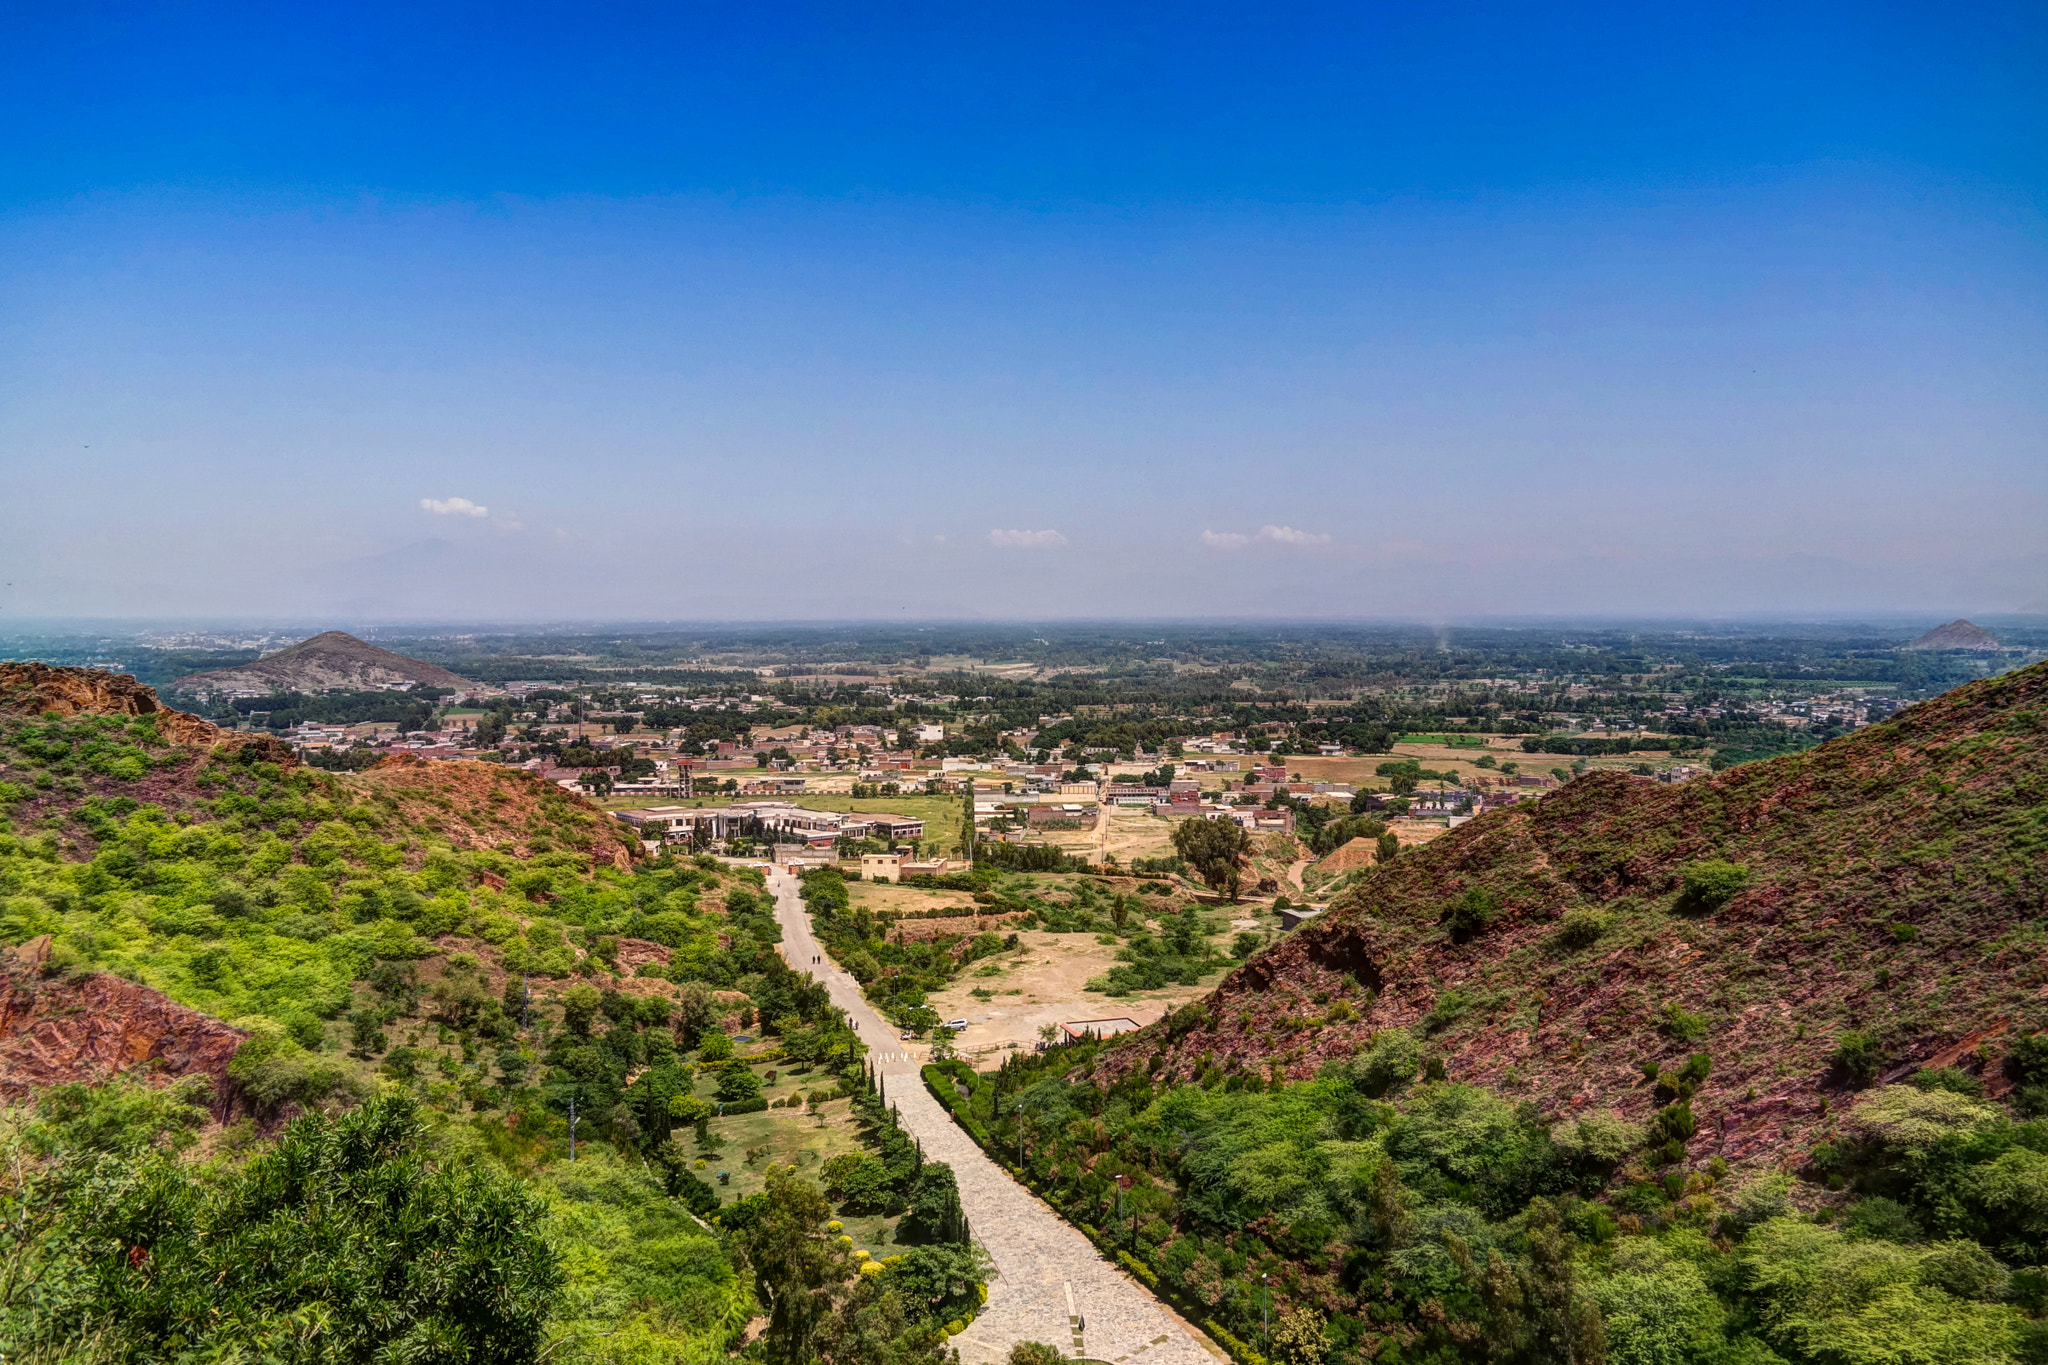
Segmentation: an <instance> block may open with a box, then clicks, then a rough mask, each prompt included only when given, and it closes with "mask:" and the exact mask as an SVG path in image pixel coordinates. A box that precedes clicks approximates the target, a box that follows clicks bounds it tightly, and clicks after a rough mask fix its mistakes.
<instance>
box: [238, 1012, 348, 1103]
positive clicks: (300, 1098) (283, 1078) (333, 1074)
mask: <svg viewBox="0 0 2048 1365" xmlns="http://www.w3.org/2000/svg"><path fill="white" fill-rule="evenodd" d="M228 1079H229V1080H230V1081H233V1082H234V1083H235V1084H236V1085H237V1086H239V1087H240V1088H241V1090H242V1093H243V1094H245V1095H246V1096H248V1097H249V1099H250V1101H251V1102H253V1103H254V1104H255V1106H256V1107H257V1108H258V1109H260V1110H262V1111H263V1112H265V1113H272V1114H274V1113H276V1112H277V1111H278V1110H280V1109H282V1108H284V1107H285V1106H286V1105H294V1104H295V1105H298V1106H299V1107H301V1108H305V1109H310V1108H312V1107H314V1106H315V1105H318V1104H321V1103H324V1102H326V1101H328V1100H338V1101H341V1102H343V1103H354V1102H356V1101H359V1100H361V1099H362V1098H363V1097H364V1096H365V1095H367V1094H368V1093H369V1087H368V1085H366V1084H365V1083H364V1082H363V1081H362V1079H361V1078H360V1077H359V1076H357V1074H356V1073H355V1072H354V1071H353V1070H351V1069H350V1068H349V1067H347V1066H345V1065H344V1064H342V1063H341V1062H340V1061H339V1060H337V1059H334V1058H331V1057H323V1056H321V1055H320V1054H319V1053H316V1052H308V1051H307V1050H306V1049H305V1048H303V1047H301V1046H300V1045H299V1043H298V1041H297V1040H296V1039H294V1038H293V1037H292V1036H291V1035H290V1034H288V1033H284V1032H282V1031H277V1032H265V1033H258V1034H257V1035H256V1036H255V1037H253V1038H250V1039H249V1040H248V1041H247V1042H245V1043H243V1044H242V1045H241V1046H240V1047H239V1048H237V1049H235V1055H234V1057H233V1058H232V1059H231V1060H230V1061H229V1062H228Z"/></svg>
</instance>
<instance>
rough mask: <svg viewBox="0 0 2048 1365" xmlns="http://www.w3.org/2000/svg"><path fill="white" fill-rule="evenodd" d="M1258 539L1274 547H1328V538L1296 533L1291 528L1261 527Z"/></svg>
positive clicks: (1307, 532)
mask: <svg viewBox="0 0 2048 1365" xmlns="http://www.w3.org/2000/svg"><path fill="white" fill-rule="evenodd" d="M1259 539H1260V540H1270V541H1272V542H1273V543H1274V544H1276V545H1328V544H1329V543H1330V538H1329V537H1328V536H1326V535H1318V534H1317V533H1316V532H1314V531H1297V530H1295V529H1294V528H1293V527H1292V526H1261V527H1260V528H1259Z"/></svg>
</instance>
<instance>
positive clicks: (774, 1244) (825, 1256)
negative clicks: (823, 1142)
mask: <svg viewBox="0 0 2048 1365" xmlns="http://www.w3.org/2000/svg"><path fill="white" fill-rule="evenodd" d="M745 1202H746V1204H747V1206H748V1207H747V1209H746V1214H747V1215H748V1216H747V1217H745V1218H744V1219H741V1220H737V1221H744V1222H745V1223H746V1224H747V1226H745V1227H744V1228H743V1229H742V1230H741V1231H740V1233H739V1235H738V1236H737V1237H736V1238H735V1239H734V1245H735V1248H736V1250H738V1252H739V1253H740V1256H741V1258H742V1259H743V1260H744V1261H745V1262H746V1264H747V1267H748V1268H749V1269H750V1270H752V1271H753V1274H754V1292H755V1294H756V1295H757V1296H758V1297H759V1298H760V1301H761V1303H762V1305H763V1306H765V1307H766V1308H767V1310H768V1330H767V1331H766V1333H764V1334H763V1337H762V1345H763V1347H764V1348H765V1350H764V1354H765V1356H766V1358H767V1359H768V1360H769V1361H770V1362H772V1365H812V1362H813V1361H815V1360H817V1359H818V1357H819V1352H818V1350H817V1349H815V1345H814V1343H815V1340H816V1338H817V1336H818V1334H819V1332H820V1329H821V1328H823V1327H824V1325H825V1322H826V1320H827V1319H828V1318H829V1317H830V1316H831V1314H832V1308H833V1299H834V1298H835V1296H836V1292H837V1291H838V1290H839V1289H840V1288H841V1286H843V1285H844V1284H845V1283H846V1282H847V1280H849V1279H851V1278H852V1277H853V1274H854V1270H853V1266H852V1262H851V1259H850V1258H849V1257H848V1256H847V1255H846V1254H845V1253H844V1252H843V1251H841V1250H840V1248H839V1246H838V1244H837V1243H835V1242H834V1241H833V1240H832V1239H831V1237H830V1235H829V1234H828V1233H827V1232H826V1229H825V1224H826V1222H827V1220H828V1219H830V1217H831V1216H832V1206H831V1205H830V1204H827V1203H826V1202H825V1196H824V1195H823V1194H821V1193H819V1192H818V1188H817V1187H816V1186H815V1185H813V1184H811V1183H810V1182H809V1181H808V1180H805V1179H804V1178H803V1177H802V1176H800V1175H798V1174H797V1173H796V1168H795V1167H793V1166H782V1165H773V1166H770V1167H769V1168H768V1170H767V1187H766V1189H764V1190H763V1192H762V1193H761V1194H759V1195H756V1196H755V1197H754V1198H753V1199H749V1200H747V1201H745ZM736 1212H738V1211H737V1210H736Z"/></svg>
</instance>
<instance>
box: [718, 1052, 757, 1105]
mask: <svg viewBox="0 0 2048 1365" xmlns="http://www.w3.org/2000/svg"><path fill="white" fill-rule="evenodd" d="M760 1098H761V1078H760V1077H759V1076H756V1075H755V1074H754V1073H753V1071H752V1069H750V1068H749V1067H747V1066H746V1065H744V1064H743V1063H739V1062H735V1063H733V1064H732V1065H730V1066H728V1067H726V1068H725V1069H724V1070H723V1071H721V1072H719V1073H718V1099H719V1103H721V1104H745V1103H747V1102H748V1101H750V1100H758V1099H760Z"/></svg>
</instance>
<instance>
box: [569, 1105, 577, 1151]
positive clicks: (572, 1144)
mask: <svg viewBox="0 0 2048 1365" xmlns="http://www.w3.org/2000/svg"><path fill="white" fill-rule="evenodd" d="M575 1159H576V1092H575V1091H573V1090H572V1091H570V1092H569V1160H571V1161H574V1160H575Z"/></svg>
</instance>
